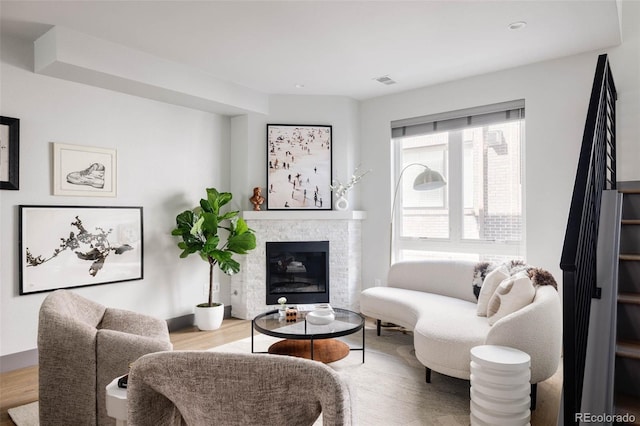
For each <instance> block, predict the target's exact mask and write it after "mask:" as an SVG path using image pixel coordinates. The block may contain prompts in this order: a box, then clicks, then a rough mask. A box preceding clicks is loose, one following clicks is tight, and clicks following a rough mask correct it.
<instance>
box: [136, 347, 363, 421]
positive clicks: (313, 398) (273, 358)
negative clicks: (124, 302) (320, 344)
mask: <svg viewBox="0 0 640 426" xmlns="http://www.w3.org/2000/svg"><path fill="white" fill-rule="evenodd" d="M127 397H128V407H129V417H128V423H127V424H129V425H130V426H155V425H159V424H162V425H175V426H178V425H182V424H188V425H217V424H219V425H225V426H235V425H237V426H250V425H312V424H313V423H314V422H315V421H316V419H317V418H318V417H319V415H320V413H322V420H323V424H324V425H326V426H338V425H346V426H349V425H352V424H354V418H353V416H354V408H353V396H352V394H351V388H350V386H349V385H348V382H347V381H346V379H345V378H344V377H343V376H342V375H341V374H339V373H337V372H336V371H334V370H333V369H331V368H330V367H328V366H326V365H325V364H322V363H320V362H317V361H311V360H307V359H302V358H295V357H289V356H280V355H261V354H230V353H217V352H201V351H198V352H196V351H174V352H158V353H154V354H149V355H145V356H143V357H141V358H140V359H138V360H137V361H136V362H135V363H134V364H133V366H132V368H131V373H130V375H129V385H128V389H127Z"/></svg>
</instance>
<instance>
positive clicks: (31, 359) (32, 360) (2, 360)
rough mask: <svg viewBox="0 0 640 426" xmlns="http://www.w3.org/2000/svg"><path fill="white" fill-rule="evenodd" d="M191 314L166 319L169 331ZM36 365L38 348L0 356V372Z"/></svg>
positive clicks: (187, 324)
mask: <svg viewBox="0 0 640 426" xmlns="http://www.w3.org/2000/svg"><path fill="white" fill-rule="evenodd" d="M224 318H225V319H228V318H231V305H225V307H224ZM193 320H194V315H193V314H187V315H182V316H179V317H175V318H169V319H168V320H167V327H168V328H169V332H174V331H176V330H181V329H183V328H187V327H193ZM35 365H38V349H37V348H36V349H29V350H27V351H23V352H16V353H13V354H9V355H2V356H0V373H6V372H8V371H13V370H18V369H20V368H26V367H33V366H35Z"/></svg>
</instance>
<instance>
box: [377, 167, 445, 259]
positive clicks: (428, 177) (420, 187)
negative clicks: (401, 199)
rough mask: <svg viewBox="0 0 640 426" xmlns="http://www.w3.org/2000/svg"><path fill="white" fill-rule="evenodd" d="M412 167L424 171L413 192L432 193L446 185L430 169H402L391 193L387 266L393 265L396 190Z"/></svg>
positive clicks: (438, 175)
mask: <svg viewBox="0 0 640 426" xmlns="http://www.w3.org/2000/svg"><path fill="white" fill-rule="evenodd" d="M412 166H420V167H423V168H424V171H423V172H422V173H420V174H419V175H418V176H416V178H415V179H414V180H413V190H414V191H432V190H434V189H439V188H442V187H443V186H445V185H446V184H447V182H446V181H445V180H444V178H443V177H442V175H441V174H440V173H438V172H436V171H435V170H432V169H430V168H429V167H428V166H425V165H424V164H421V163H411V164H408V165H406V166H404V168H403V169H402V171H401V172H400V176H398V181H397V182H396V188H395V190H394V192H393V203H392V204H391V223H390V224H389V264H392V263H393V219H394V217H395V213H396V200H397V199H398V189H399V188H400V182H402V175H404V172H405V171H406V170H407V169H408V168H409V167H412Z"/></svg>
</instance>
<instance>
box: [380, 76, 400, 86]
mask: <svg viewBox="0 0 640 426" xmlns="http://www.w3.org/2000/svg"><path fill="white" fill-rule="evenodd" d="M374 80H375V81H377V82H378V83H382V84H386V85H387V86H389V85H391V84H396V83H397V81H395V80H394V79H392V78H391V77H389V76H388V75H383V76H382V77H377V78H374Z"/></svg>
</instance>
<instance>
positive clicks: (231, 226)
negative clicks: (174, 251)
mask: <svg viewBox="0 0 640 426" xmlns="http://www.w3.org/2000/svg"><path fill="white" fill-rule="evenodd" d="M231 198H232V195H231V193H229V192H218V190H217V189H215V188H207V198H203V199H201V200H200V205H199V206H198V207H195V208H193V209H191V210H185V211H183V212H182V213H180V214H179V215H178V216H176V228H175V229H174V230H172V231H171V235H174V236H177V237H180V238H181V241H180V242H179V243H178V247H179V248H180V249H181V250H182V253H181V254H180V257H181V258H185V257H187V256H189V255H190V254H194V253H197V254H199V255H200V258H202V260H204V261H205V262H207V263H208V264H209V300H208V301H207V302H206V303H201V304H199V305H197V306H196V312H195V313H196V326H197V327H198V328H199V329H200V330H215V329H217V328H219V327H220V325H221V324H222V319H223V317H224V304H222V303H220V302H214V301H213V271H214V269H215V267H216V266H217V267H219V268H220V270H221V271H222V272H224V273H225V274H227V275H233V274H235V273H237V272H238V271H240V264H239V263H238V262H237V261H236V260H235V259H233V256H234V255H235V254H246V253H247V252H249V251H250V250H252V249H254V248H255V247H256V236H255V234H254V233H253V230H251V229H249V227H248V226H247V224H246V222H245V221H244V220H243V219H242V218H241V217H240V216H239V215H238V212H237V211H227V212H226V213H223V212H221V210H220V209H221V207H222V206H224V205H226V204H227V203H229V201H231ZM221 231H222V232H221Z"/></svg>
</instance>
